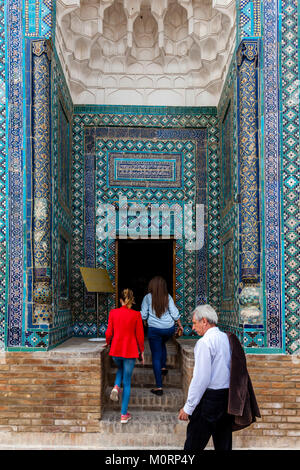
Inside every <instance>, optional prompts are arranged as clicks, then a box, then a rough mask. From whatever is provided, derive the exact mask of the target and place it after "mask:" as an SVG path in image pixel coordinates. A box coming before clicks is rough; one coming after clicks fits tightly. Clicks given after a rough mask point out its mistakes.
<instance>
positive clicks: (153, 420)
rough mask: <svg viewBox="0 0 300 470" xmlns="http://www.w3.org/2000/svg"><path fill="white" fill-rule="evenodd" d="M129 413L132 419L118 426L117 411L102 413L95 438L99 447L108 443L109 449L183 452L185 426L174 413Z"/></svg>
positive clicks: (138, 411)
mask: <svg viewBox="0 0 300 470" xmlns="http://www.w3.org/2000/svg"><path fill="white" fill-rule="evenodd" d="M130 413H131V415H132V419H131V420H130V421H129V422H128V423H126V424H121V423H120V412H119V411H105V412H104V414H103V416H102V419H101V421H100V422H99V433H100V435H99V437H100V441H101V443H102V444H103V445H105V444H106V443H109V445H111V446H112V448H121V447H123V446H130V447H131V448H136V447H143V448H151V447H152V448H155V447H157V448H158V447H160V448H164V447H174V448H178V449H183V445H184V442H185V438H186V426H187V423H186V422H183V421H179V420H178V418H177V416H178V411H175V412H170V411H164V412H162V411H141V410H130ZM102 436H103V437H102Z"/></svg>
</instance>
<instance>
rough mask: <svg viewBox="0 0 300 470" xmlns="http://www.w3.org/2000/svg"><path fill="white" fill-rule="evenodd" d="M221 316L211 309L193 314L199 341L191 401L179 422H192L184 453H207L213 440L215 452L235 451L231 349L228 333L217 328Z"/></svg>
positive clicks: (200, 310)
mask: <svg viewBox="0 0 300 470" xmlns="http://www.w3.org/2000/svg"><path fill="white" fill-rule="evenodd" d="M217 324H218V315H217V313H216V311H215V310H214V309H213V308H212V307H211V306H210V305H199V306H198V307H196V309H195V310H194V312H193V330H194V331H196V333H197V334H198V335H200V336H201V338H200V339H199V340H198V341H197V343H196V346H195V349H194V355H195V365H194V372H193V378H192V381H191V383H190V387H189V391H188V397H187V400H186V403H185V405H184V407H183V408H182V409H181V410H180V412H179V416H178V418H179V419H180V420H183V421H188V420H189V424H188V427H187V436H186V442H185V445H184V450H185V451H188V452H191V451H197V450H203V449H204V448H205V447H206V445H207V443H208V441H209V439H210V437H211V436H212V438H213V443H214V447H215V450H231V449H232V416H230V415H229V414H228V413H227V407H228V392H229V385H230V367H231V349H230V344H229V339H228V336H227V334H226V333H223V332H222V331H220V330H219V328H218V327H217Z"/></svg>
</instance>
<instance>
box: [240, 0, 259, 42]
mask: <svg viewBox="0 0 300 470" xmlns="http://www.w3.org/2000/svg"><path fill="white" fill-rule="evenodd" d="M237 3H238V5H237V6H238V8H239V10H237V11H238V29H239V38H240V39H242V38H244V37H258V36H260V35H261V11H260V3H261V1H260V0H238V2H237Z"/></svg>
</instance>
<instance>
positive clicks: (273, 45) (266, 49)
mask: <svg viewBox="0 0 300 470" xmlns="http://www.w3.org/2000/svg"><path fill="white" fill-rule="evenodd" d="M263 12H264V18H263V29H264V41H263V64H262V73H263V80H264V103H263V104H264V128H263V144H264V145H263V154H264V155H263V158H264V164H263V169H264V174H263V179H264V207H263V224H262V226H263V231H264V234H263V237H264V243H265V246H264V249H263V254H264V265H263V272H264V273H265V286H264V292H265V303H266V307H265V308H266V322H267V323H266V324H267V346H268V347H269V348H282V346H283V345H282V308H284V307H283V306H282V298H281V283H282V279H281V276H282V266H281V214H280V206H281V195H280V192H281V188H280V128H279V111H280V109H279V96H278V89H279V78H278V77H279V73H278V70H279V64H278V44H279V42H278V41H279V30H278V28H279V23H278V1H277V0H269V1H268V2H263Z"/></svg>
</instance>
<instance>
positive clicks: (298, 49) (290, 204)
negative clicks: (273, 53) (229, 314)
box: [280, 0, 300, 354]
mask: <svg viewBox="0 0 300 470" xmlns="http://www.w3.org/2000/svg"><path fill="white" fill-rule="evenodd" d="M280 5H281V18H282V23H281V51H280V52H281V74H280V77H281V99H282V121H281V126H282V135H283V136H282V146H281V153H282V167H283V178H282V180H281V184H282V188H283V237H284V282H283V288H284V292H283V295H284V300H285V302H284V303H285V329H286V351H287V352H288V353H290V354H294V353H295V352H298V353H299V348H300V298H299V295H300V268H299V250H300V235H299V227H300V222H299V201H300V196H299V194H300V192H299V175H300V162H299V144H300V140H299V139H300V137H299V135H300V130H299V90H300V65H299V64H300V44H299V24H300V5H299V2H298V1H296V0H281V2H280Z"/></svg>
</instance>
